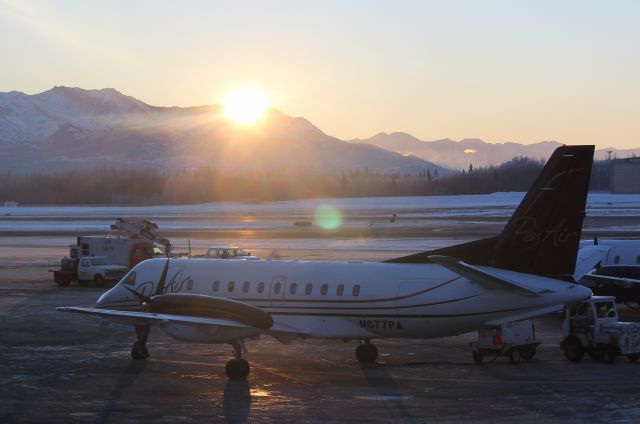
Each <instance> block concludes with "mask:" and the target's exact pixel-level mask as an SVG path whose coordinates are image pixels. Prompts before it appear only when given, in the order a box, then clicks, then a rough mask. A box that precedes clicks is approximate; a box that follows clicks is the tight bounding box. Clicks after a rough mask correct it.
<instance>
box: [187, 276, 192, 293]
mask: <svg viewBox="0 0 640 424" xmlns="http://www.w3.org/2000/svg"><path fill="white" fill-rule="evenodd" d="M192 289H193V280H192V279H191V278H189V279H188V280H187V290H189V291H191V290H192Z"/></svg>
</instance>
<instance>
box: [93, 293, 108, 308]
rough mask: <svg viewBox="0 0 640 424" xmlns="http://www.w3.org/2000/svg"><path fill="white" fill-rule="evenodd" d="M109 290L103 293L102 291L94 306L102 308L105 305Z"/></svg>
mask: <svg viewBox="0 0 640 424" xmlns="http://www.w3.org/2000/svg"><path fill="white" fill-rule="evenodd" d="M110 292H111V290H108V291H106V292H104V293H102V296H100V297H99V298H98V301H97V302H96V308H102V307H104V306H105V304H106V303H108V302H109V298H110V297H111V296H110V295H109V293H110Z"/></svg>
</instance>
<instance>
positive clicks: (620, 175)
mask: <svg viewBox="0 0 640 424" xmlns="http://www.w3.org/2000/svg"><path fill="white" fill-rule="evenodd" d="M611 193H614V194H640V158H626V159H613V160H612V161H611Z"/></svg>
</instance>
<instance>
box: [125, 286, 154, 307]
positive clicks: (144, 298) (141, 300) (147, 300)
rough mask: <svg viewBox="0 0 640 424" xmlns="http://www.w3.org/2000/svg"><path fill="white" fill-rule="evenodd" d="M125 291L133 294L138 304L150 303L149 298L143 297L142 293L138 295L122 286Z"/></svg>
mask: <svg viewBox="0 0 640 424" xmlns="http://www.w3.org/2000/svg"><path fill="white" fill-rule="evenodd" d="M122 287H124V288H125V289H127V290H129V291H130V292H131V293H133V295H134V296H135V297H136V299H138V302H140V303H149V302H150V301H151V298H149V297H147V296H145V295H143V294H142V293H138V292H137V291H135V290H132V289H130V288H129V287H126V286H122Z"/></svg>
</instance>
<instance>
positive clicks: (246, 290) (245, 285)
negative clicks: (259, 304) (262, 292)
mask: <svg viewBox="0 0 640 424" xmlns="http://www.w3.org/2000/svg"><path fill="white" fill-rule="evenodd" d="M250 284H251V283H249V282H248V281H245V282H244V284H243V285H242V292H243V293H248V292H249V285H250Z"/></svg>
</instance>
